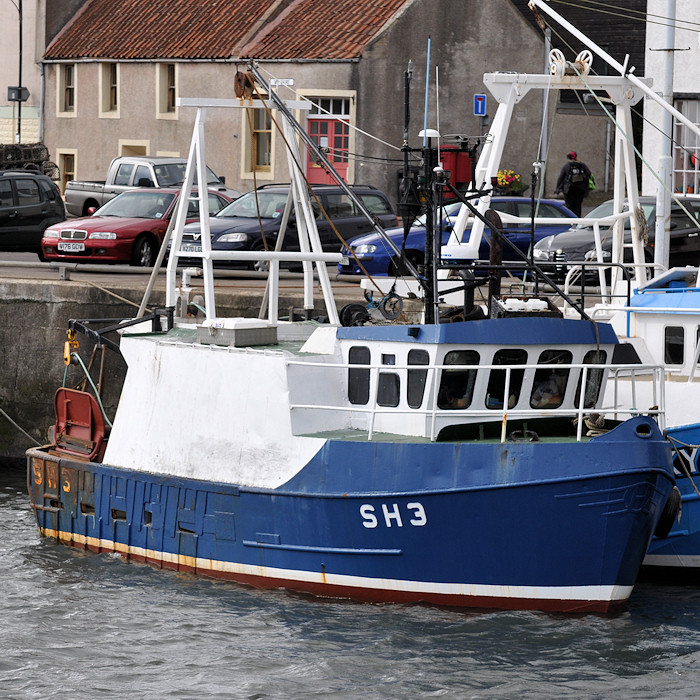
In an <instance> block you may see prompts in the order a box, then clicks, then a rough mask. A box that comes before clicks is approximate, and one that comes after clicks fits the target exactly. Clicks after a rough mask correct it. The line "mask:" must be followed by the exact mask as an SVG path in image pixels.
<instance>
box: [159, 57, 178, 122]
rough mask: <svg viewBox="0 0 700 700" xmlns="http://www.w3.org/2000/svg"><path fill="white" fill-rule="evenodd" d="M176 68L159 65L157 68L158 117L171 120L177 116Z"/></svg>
mask: <svg viewBox="0 0 700 700" xmlns="http://www.w3.org/2000/svg"><path fill="white" fill-rule="evenodd" d="M177 74H178V70H177V66H176V64H174V63H160V64H158V66H157V90H158V117H159V118H160V119H172V118H175V117H176V116H177V104H176V102H177V77H178V75H177Z"/></svg>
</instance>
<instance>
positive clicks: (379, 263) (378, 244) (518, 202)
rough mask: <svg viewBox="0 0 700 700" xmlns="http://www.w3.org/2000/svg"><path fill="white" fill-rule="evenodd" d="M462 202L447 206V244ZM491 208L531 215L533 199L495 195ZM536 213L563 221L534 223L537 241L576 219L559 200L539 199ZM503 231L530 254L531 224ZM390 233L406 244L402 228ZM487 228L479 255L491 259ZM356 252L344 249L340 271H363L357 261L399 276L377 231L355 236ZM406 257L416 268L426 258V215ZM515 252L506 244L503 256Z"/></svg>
mask: <svg viewBox="0 0 700 700" xmlns="http://www.w3.org/2000/svg"><path fill="white" fill-rule="evenodd" d="M460 207H461V204H460V203H459V202H455V203H452V204H448V205H447V206H445V207H444V212H443V218H442V243H443V245H444V244H445V243H447V240H448V238H449V237H450V232H451V231H452V227H453V225H454V223H455V221H456V220H457V214H458V213H459V209H460ZM491 208H492V209H495V210H496V211H497V212H500V213H503V214H510V215H511V216H517V217H528V218H529V217H530V216H531V213H532V200H531V199H529V198H525V197H493V198H492V199H491ZM537 215H538V216H539V217H542V218H548V219H556V218H559V219H561V224H537V225H536V226H535V240H536V241H537V240H539V239H540V238H542V237H543V236H546V235H548V234H550V233H553V232H556V231H564V230H566V229H567V228H569V224H568V221H567V220H568V219H571V218H573V216H574V214H573V212H571V211H569V210H568V209H567V208H566V207H565V206H564V204H563V203H562V202H561V201H559V200H556V199H551V200H550V199H546V200H545V199H543V200H540V202H539V203H538V206H537ZM503 230H504V233H505V235H506V236H507V237H508V239H509V240H510V241H511V242H512V243H514V244H515V245H516V246H517V247H518V248H519V249H520V250H521V251H522V252H524V253H527V251H528V250H529V248H530V241H531V238H530V224H529V223H524V224H511V223H504V224H503ZM386 233H387V235H388V236H389V238H391V240H392V241H393V242H394V244H395V245H396V247H397V248H399V249H400V248H401V245H402V243H403V237H404V231H403V228H396V229H389V230H387V231H386ZM488 235H489V234H488V231H487V232H486V236H485V239H484V240H482V242H481V246H480V249H479V258H481V259H485V260H488V258H489V242H488ZM350 248H351V249H352V250H353V252H354V253H355V256H353V255H352V254H351V253H350V250H348V248H344V249H343V251H342V253H343V255H344V258H343V260H342V261H341V262H340V264H339V265H338V271H339V272H343V273H345V274H350V275H360V274H364V273H363V272H362V270H361V269H360V266H359V264H358V260H359V261H360V262H361V263H362V266H363V267H364V268H365V270H366V271H367V273H368V274H370V275H387V274H388V275H390V276H394V275H396V270H397V267H396V261H395V260H394V257H395V255H394V252H393V250H392V249H391V248H390V247H389V246H388V245H387V244H386V242H385V241H384V240H383V239H382V238H381V237H380V236H379V234H377V233H370V234H368V235H366V236H362V237H361V238H356V239H355V240H354V241H353V242H352V243H351V245H350ZM405 252H406V257H407V258H408V260H409V261H410V262H411V264H412V265H413V266H414V267H416V266H417V265H421V264H422V263H423V261H424V259H425V215H423V216H419V217H418V218H417V219H416V221H415V223H414V224H413V226H412V227H411V229H410V231H409V233H408V236H407V238H406V245H405ZM515 255H516V254H515V253H514V252H513V251H512V250H510V247H509V246H505V245H504V246H503V259H504V260H515V259H516V257H515Z"/></svg>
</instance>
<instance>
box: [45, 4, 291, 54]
mask: <svg viewBox="0 0 700 700" xmlns="http://www.w3.org/2000/svg"><path fill="white" fill-rule="evenodd" d="M276 4H278V0H90V2H87V3H86V4H85V5H84V6H83V8H82V9H81V10H80V11H78V12H77V13H76V15H75V16H74V17H73V19H72V20H71V22H69V23H68V24H67V25H66V27H65V28H64V29H63V30H62V31H61V32H60V33H59V34H58V36H57V37H56V38H55V40H54V41H53V42H52V43H51V44H50V46H49V47H48V49H47V50H46V54H45V58H46V59H48V60H51V59H77V58H112V59H122V60H128V59H135V58H166V59H173V58H183V59H197V58H209V59H216V58H230V57H231V56H233V55H235V51H236V48H237V44H239V43H240V42H241V41H243V40H245V39H246V37H247V36H248V35H249V33H250V31H251V28H252V27H253V26H254V24H255V22H256V21H258V20H259V19H260V18H261V16H263V15H264V13H265V12H266V11H267V10H268V9H270V7H271V6H274V5H276Z"/></svg>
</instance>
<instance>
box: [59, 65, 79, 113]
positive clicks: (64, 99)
mask: <svg viewBox="0 0 700 700" xmlns="http://www.w3.org/2000/svg"><path fill="white" fill-rule="evenodd" d="M58 111H59V112H75V64H74V63H65V64H62V65H61V66H59V80H58Z"/></svg>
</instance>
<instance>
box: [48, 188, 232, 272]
mask: <svg viewBox="0 0 700 700" xmlns="http://www.w3.org/2000/svg"><path fill="white" fill-rule="evenodd" d="M179 196H180V190H179V189H151V188H149V189H139V190H128V191H127V192H122V194H120V195H118V196H116V197H115V198H114V199H111V200H110V201H109V202H107V203H106V204H104V205H103V206H102V207H100V208H99V209H98V210H97V211H96V212H95V213H94V214H92V216H85V217H82V218H79V219H68V220H67V221H63V222H61V223H60V224H55V225H53V226H49V227H48V228H47V229H46V230H45V231H44V237H43V238H42V239H41V248H42V252H43V254H44V258H45V259H46V260H66V261H69V262H84V263H102V262H104V263H117V262H128V263H129V264H130V265H137V266H140V267H152V266H153V263H154V262H155V259H156V256H157V254H158V250H159V249H160V245H161V243H162V242H163V236H164V235H165V231H166V229H167V228H168V223H169V222H170V218H171V217H172V216H173V215H174V213H175V210H176V203H177V200H178V198H179ZM232 201H233V200H232V199H231V198H230V197H228V196H227V195H225V194H223V193H221V192H218V191H212V190H210V191H209V214H211V215H213V214H216V213H217V212H218V211H219V210H220V209H222V208H223V207H224V206H226V205H227V204H229V203H230V202H232ZM198 218H199V202H198V200H197V199H192V200H191V201H190V205H189V208H188V211H187V220H188V221H192V220H195V219H198Z"/></svg>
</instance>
